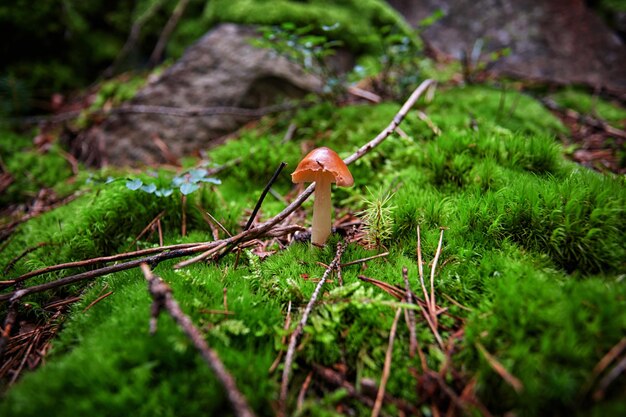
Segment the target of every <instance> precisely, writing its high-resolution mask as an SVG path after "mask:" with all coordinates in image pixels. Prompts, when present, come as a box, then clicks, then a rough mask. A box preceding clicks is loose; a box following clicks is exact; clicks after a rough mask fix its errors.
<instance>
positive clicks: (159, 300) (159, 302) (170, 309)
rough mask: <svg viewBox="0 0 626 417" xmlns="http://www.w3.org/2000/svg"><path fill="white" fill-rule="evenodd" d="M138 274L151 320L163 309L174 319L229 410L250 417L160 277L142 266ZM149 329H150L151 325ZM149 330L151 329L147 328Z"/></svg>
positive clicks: (230, 381)
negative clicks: (218, 385)
mask: <svg viewBox="0 0 626 417" xmlns="http://www.w3.org/2000/svg"><path fill="white" fill-rule="evenodd" d="M140 267H141V271H142V272H143V274H144V277H145V278H146V281H148V290H149V291H150V295H151V296H152V299H153V304H152V319H154V320H156V317H157V316H158V315H159V313H160V312H161V311H163V310H165V311H167V313H168V314H169V315H170V316H171V317H172V318H173V319H174V321H175V322H176V323H177V324H178V326H179V327H180V328H181V330H182V331H183V332H184V333H185V334H186V335H187V337H188V338H189V339H190V340H191V342H192V343H193V345H194V346H195V347H196V349H197V350H198V352H199V353H200V355H201V356H202V358H203V359H204V360H205V362H206V363H207V364H208V365H209V367H210V368H211V369H212V370H213V372H214V373H215V376H216V377H217V379H218V380H219V381H220V382H221V384H222V386H223V387H224V390H225V391H226V395H227V397H228V400H229V401H230V403H231V406H232V407H233V411H234V413H235V415H236V416H238V417H254V413H253V412H252V409H251V408H250V406H249V405H248V402H247V400H246V398H245V397H244V396H243V394H242V393H241V392H240V391H239V389H238V388H237V385H236V384H235V380H234V378H233V377H232V375H231V374H230V373H229V372H228V370H227V369H226V367H224V364H223V363H222V361H221V359H220V358H219V356H218V355H217V352H215V351H214V350H213V349H211V348H210V347H209V345H208V344H207V343H206V341H205V340H204V338H203V337H202V333H200V331H199V330H198V328H197V327H196V326H194V324H193V322H192V321H191V319H190V318H189V317H188V316H187V315H185V313H183V311H182V310H181V308H180V306H179V305H178V302H177V301H176V300H175V299H174V297H173V296H172V290H171V288H170V287H169V285H167V284H166V283H165V282H164V281H163V280H162V279H161V278H159V277H157V276H156V275H154V274H153V273H152V271H151V270H150V267H149V266H148V265H147V264H145V263H143V264H141V265H140ZM151 327H152V326H151ZM151 330H152V329H151Z"/></svg>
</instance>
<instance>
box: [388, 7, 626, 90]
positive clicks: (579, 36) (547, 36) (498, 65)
mask: <svg viewBox="0 0 626 417" xmlns="http://www.w3.org/2000/svg"><path fill="white" fill-rule="evenodd" d="M388 2H389V3H390V4H391V5H392V6H393V7H394V8H396V9H397V10H398V11H399V12H400V13H401V14H402V15H403V16H404V17H405V19H407V21H408V22H409V23H410V24H411V25H413V26H417V25H418V23H419V22H420V21H421V20H422V19H424V18H426V17H428V16H431V15H432V14H433V13H434V12H435V11H436V10H442V11H443V12H444V17H443V18H442V19H440V20H439V21H438V22H437V23H435V24H434V25H432V26H430V27H428V28H426V29H425V30H424V31H423V32H422V36H423V38H424V39H425V41H426V42H427V43H428V44H429V46H430V47H432V48H434V49H435V50H436V51H439V52H443V53H445V54H448V55H451V56H453V57H455V58H458V59H460V58H462V56H463V54H464V53H466V54H471V51H472V49H473V48H474V46H475V44H476V42H477V41H479V40H482V42H484V46H483V48H482V52H483V56H486V55H487V54H488V53H490V52H493V51H498V50H502V49H503V48H507V47H508V48H511V54H510V55H509V56H508V57H504V58H501V59H499V60H498V61H497V62H495V64H494V65H493V67H492V68H491V69H492V70H493V71H494V72H496V73H500V74H505V75H514V76H518V77H522V78H526V79H528V78H533V79H537V80H541V81H553V82H556V83H581V84H586V85H589V86H592V87H597V88H603V89H606V90H608V91H610V92H612V93H614V94H617V95H622V96H624V95H625V94H626V70H625V69H626V45H624V43H623V41H622V40H621V39H620V38H619V37H618V36H617V35H616V34H615V33H614V32H613V31H612V30H611V29H609V27H608V26H607V25H606V24H605V23H604V22H603V21H602V19H601V18H600V17H599V16H597V15H596V14H595V13H594V12H593V11H592V10H590V9H588V8H587V7H586V5H585V2H584V0H422V1H413V0H388Z"/></svg>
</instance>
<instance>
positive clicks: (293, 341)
mask: <svg viewBox="0 0 626 417" xmlns="http://www.w3.org/2000/svg"><path fill="white" fill-rule="evenodd" d="M343 250H344V245H343V244H342V243H341V242H339V243H337V252H336V254H335V258H334V259H333V261H332V262H331V263H330V265H328V268H326V271H324V275H322V278H321V279H320V281H319V282H318V283H317V286H316V287H315V290H314V291H313V294H312V295H311V298H310V300H309V303H308V304H307V305H306V307H305V309H304V312H303V313H302V318H301V319H300V322H299V323H298V325H297V326H296V329H295V330H294V331H293V333H292V334H291V337H290V338H289V347H288V348H287V355H286V357H285V366H284V368H283V376H282V381H281V384H280V397H279V399H278V415H279V416H283V417H284V416H286V415H287V391H288V388H289V377H290V374H291V366H292V363H293V358H294V354H295V352H296V345H297V343H298V339H299V338H300V335H301V334H302V331H303V330H304V326H306V322H307V320H308V319H309V314H311V311H312V310H313V305H314V304H315V301H316V300H317V297H318V295H319V293H320V291H321V289H322V287H323V286H324V283H325V282H326V280H327V279H328V276H329V275H330V273H331V272H332V271H333V270H334V269H336V268H337V266H338V265H339V261H340V260H341V254H342V253H343Z"/></svg>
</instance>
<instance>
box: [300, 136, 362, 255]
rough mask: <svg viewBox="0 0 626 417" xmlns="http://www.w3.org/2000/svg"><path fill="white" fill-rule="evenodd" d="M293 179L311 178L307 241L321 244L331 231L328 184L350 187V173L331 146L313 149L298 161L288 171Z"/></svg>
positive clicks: (308, 180)
mask: <svg viewBox="0 0 626 417" xmlns="http://www.w3.org/2000/svg"><path fill="white" fill-rule="evenodd" d="M291 180H292V181H293V182H294V183H296V184H297V183H302V182H315V202H314V203H313V225H312V227H311V242H312V243H313V244H314V245H318V246H324V244H325V243H326V239H327V238H328V236H329V235H330V231H331V219H332V201H331V199H330V184H331V183H333V182H334V183H336V184H337V185H338V186H340V187H350V186H352V184H354V179H353V178H352V174H350V171H349V170H348V167H347V166H346V164H345V163H344V162H343V160H342V159H341V158H340V157H339V155H337V153H336V152H335V151H333V150H332V149H329V148H326V147H321V148H317V149H313V150H312V151H311V152H309V154H308V155H307V156H305V157H304V158H303V159H302V161H300V163H299V164H298V167H297V168H296V170H295V171H294V172H293V174H291Z"/></svg>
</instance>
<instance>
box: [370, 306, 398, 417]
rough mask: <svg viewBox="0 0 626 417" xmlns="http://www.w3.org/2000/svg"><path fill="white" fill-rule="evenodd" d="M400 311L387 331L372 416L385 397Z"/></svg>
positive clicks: (374, 415) (376, 416) (375, 414)
mask: <svg viewBox="0 0 626 417" xmlns="http://www.w3.org/2000/svg"><path fill="white" fill-rule="evenodd" d="M400 313H402V309H401V308H398V309H397V310H396V315H395V317H394V318H393V323H392V324H391V330H390V331H389V345H388V346H387V353H386V354H385V364H384V365H383V374H382V376H381V378H380V385H379V386H378V394H376V402H375V403H374V408H373V409H372V417H378V415H379V414H380V410H381V408H382V406H383V399H384V398H385V387H386V386H387V380H388V379H389V373H390V372H391V359H392V357H393V342H394V340H395V338H396V329H397V328H398V319H400Z"/></svg>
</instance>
